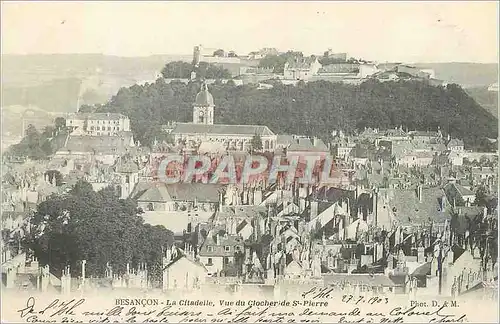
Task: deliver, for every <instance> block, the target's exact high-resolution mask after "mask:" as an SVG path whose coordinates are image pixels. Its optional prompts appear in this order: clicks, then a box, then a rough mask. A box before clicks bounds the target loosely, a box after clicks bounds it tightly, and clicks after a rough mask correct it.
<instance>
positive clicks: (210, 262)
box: [207, 258, 213, 266]
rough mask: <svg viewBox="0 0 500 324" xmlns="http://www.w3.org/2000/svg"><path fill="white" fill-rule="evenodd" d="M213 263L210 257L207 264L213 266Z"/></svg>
mask: <svg viewBox="0 0 500 324" xmlns="http://www.w3.org/2000/svg"><path fill="white" fill-rule="evenodd" d="M212 264H213V263H212V258H208V262H207V265H209V266H211V265H212Z"/></svg>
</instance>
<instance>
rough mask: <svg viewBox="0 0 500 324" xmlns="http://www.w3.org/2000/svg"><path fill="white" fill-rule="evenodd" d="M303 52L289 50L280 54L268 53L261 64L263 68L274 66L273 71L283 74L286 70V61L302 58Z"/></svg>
mask: <svg viewBox="0 0 500 324" xmlns="http://www.w3.org/2000/svg"><path fill="white" fill-rule="evenodd" d="M303 57H304V54H303V53H302V52H295V51H288V52H286V53H283V54H280V55H266V56H265V57H264V58H263V59H261V60H260V62H259V66H260V67H262V68H273V72H274V73H277V74H282V73H283V72H284V68H285V63H286V62H287V61H289V60H294V59H302V58H303Z"/></svg>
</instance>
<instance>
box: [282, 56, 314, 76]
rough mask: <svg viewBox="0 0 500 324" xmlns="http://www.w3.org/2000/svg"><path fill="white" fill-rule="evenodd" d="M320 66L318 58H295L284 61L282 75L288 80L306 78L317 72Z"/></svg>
mask: <svg viewBox="0 0 500 324" xmlns="http://www.w3.org/2000/svg"><path fill="white" fill-rule="evenodd" d="M320 68H321V63H319V61H318V58H317V57H315V56H311V57H309V58H305V59H298V58H297V59H296V60H295V61H290V62H286V63H285V67H284V70H283V75H284V77H285V79H289V80H308V79H309V78H311V77H312V76H313V75H315V74H317V73H318V71H319V69H320Z"/></svg>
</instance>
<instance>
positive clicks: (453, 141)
mask: <svg viewBox="0 0 500 324" xmlns="http://www.w3.org/2000/svg"><path fill="white" fill-rule="evenodd" d="M450 146H464V141H462V140H461V139H456V138H452V139H451V140H450V141H449V142H448V147H450Z"/></svg>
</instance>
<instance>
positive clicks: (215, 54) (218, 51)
mask: <svg viewBox="0 0 500 324" xmlns="http://www.w3.org/2000/svg"><path fill="white" fill-rule="evenodd" d="M225 54H226V53H225V52H224V50H223V49H222V48H219V49H218V50H216V51H215V52H214V53H213V56H218V57H224V56H225Z"/></svg>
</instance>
